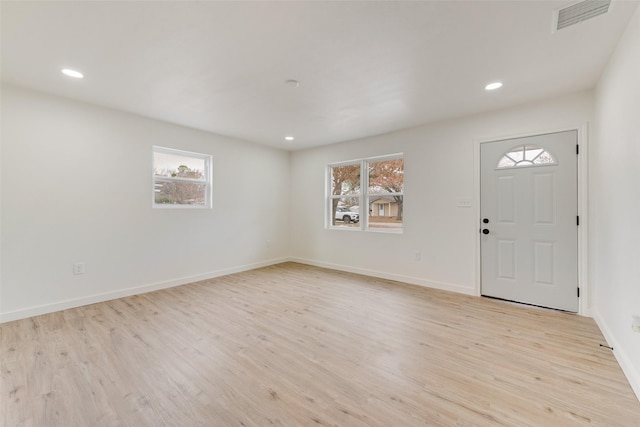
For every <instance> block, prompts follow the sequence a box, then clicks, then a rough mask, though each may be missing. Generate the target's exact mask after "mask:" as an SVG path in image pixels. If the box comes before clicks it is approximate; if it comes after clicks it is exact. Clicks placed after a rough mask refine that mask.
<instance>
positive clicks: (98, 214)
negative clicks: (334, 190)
mask: <svg viewBox="0 0 640 427" xmlns="http://www.w3.org/2000/svg"><path fill="white" fill-rule="evenodd" d="M154 144H155V145H161V146H166V147H173V148H179V149H184V150H190V151H196V152H202V153H209V154H211V155H213V159H214V160H213V162H214V164H213V166H214V174H213V175H214V176H213V179H214V191H213V193H214V196H213V203H214V209H213V210H184V209H179V210H173V209H152V208H151V188H152V183H151V159H152V154H151V146H152V145H154ZM289 157H290V155H289V153H287V152H284V151H279V150H275V149H270V148H265V147H261V146H258V145H255V144H251V143H248V142H243V141H239V140H234V139H231V138H226V137H222V136H216V135H212V134H209V133H205V132H199V131H195V130H192V129H187V128H183V127H179V126H174V125H170V124H167V123H163V122H158V121H154V120H150V119H146V118H142V117H138V116H134V115H130V114H126V113H121V112H117V111H113V110H109V109H105V108H100V107H95V106H91V105H88V104H83V103H78V102H75V101H70V100H66V99H62V98H58V97H53V96H48V95H45V94H41V93H37V92H32V91H29V90H25V89H21V88H17V87H13V86H3V91H2V166H1V172H2V179H1V183H2V211H1V214H2V216H1V218H2V245H1V250H2V270H1V274H2V277H1V280H2V281H1V294H0V297H1V301H0V315H1V319H2V320H3V321H6V320H11V319H16V318H20V317H27V316H30V315H34V314H39V313H44V312H49V311H54V310H57V309H61V308H66V307H71V306H77V305H82V304H84V303H88V302H94V301H101V300H105V299H109V298H114V297H119V296H122V295H127V294H132V293H138V292H142V291H145V290H150V289H155V288H160V287H165V286H170V285H174V284H178V283H184V282H188V281H191V280H195V279H199V278H204V277H212V276H216V275H220V274H223V273H228V272H233V271H238V270H242V269H247V268H251V267H256V266H260V265H264V264H268V263H271V262H274V261H277V260H281V259H282V258H284V257H286V256H287V255H288V245H289V242H288V235H289V231H288V230H289V225H288V215H289V212H288V209H287V208H288V206H289V193H288V182H289ZM267 241H269V242H270V244H269V245H267ZM74 262H84V263H85V264H86V274H84V275H79V276H74V275H73V274H72V264H73V263H74Z"/></svg>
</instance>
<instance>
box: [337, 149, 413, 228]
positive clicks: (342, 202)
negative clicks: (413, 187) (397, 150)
mask: <svg viewBox="0 0 640 427" xmlns="http://www.w3.org/2000/svg"><path fill="white" fill-rule="evenodd" d="M328 169H329V170H328V176H329V179H328V185H327V189H328V197H327V215H328V220H327V224H328V227H329V228H340V229H351V230H367V231H387V232H402V227H403V212H404V159H403V155H402V154H393V155H389V156H384V157H372V158H367V159H359V160H352V161H349V162H343V163H334V164H330V165H329V168H328ZM362 171H366V173H364V174H363V173H361V172H362ZM363 189H364V191H363Z"/></svg>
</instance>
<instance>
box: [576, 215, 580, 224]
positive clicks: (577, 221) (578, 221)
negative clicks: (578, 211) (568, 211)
mask: <svg viewBox="0 0 640 427" xmlns="http://www.w3.org/2000/svg"><path fill="white" fill-rule="evenodd" d="M576 225H580V215H578V216H577V217H576Z"/></svg>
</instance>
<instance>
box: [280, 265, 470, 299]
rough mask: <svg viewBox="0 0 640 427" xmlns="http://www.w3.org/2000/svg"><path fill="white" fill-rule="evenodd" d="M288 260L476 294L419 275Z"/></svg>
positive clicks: (427, 286) (463, 287) (458, 286)
mask: <svg viewBox="0 0 640 427" xmlns="http://www.w3.org/2000/svg"><path fill="white" fill-rule="evenodd" d="M289 261H291V262H298V263H300V264H307V265H313V266H315V267H322V268H328V269H330V270H338V271H345V272H347V273H356V274H362V275H365V276H371V277H378V278H380V279H387V280H395V281H397V282H404V283H409V284H412V285H418V286H424V287H426V288H435V289H440V290H443V291H449V292H456V293H459V294H465V295H476V290H475V289H474V288H468V287H465V286H460V285H454V284H451V283H442V282H434V281H431V280H425V279H422V278H419V277H412V276H403V275H401V274H393V273H386V272H382V271H376V270H369V269H366V268H358V267H351V266H348V265H342V264H333V263H328V262H321V261H314V260H310V259H305V258H295V257H291V258H289Z"/></svg>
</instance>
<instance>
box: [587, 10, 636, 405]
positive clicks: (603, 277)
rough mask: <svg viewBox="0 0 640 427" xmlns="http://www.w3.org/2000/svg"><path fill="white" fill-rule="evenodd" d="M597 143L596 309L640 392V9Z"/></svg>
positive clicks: (615, 68)
mask: <svg viewBox="0 0 640 427" xmlns="http://www.w3.org/2000/svg"><path fill="white" fill-rule="evenodd" d="M596 124H597V138H596V143H595V144H592V145H591V150H592V151H591V156H590V158H591V165H590V171H591V175H590V179H591V199H590V200H591V203H590V211H591V228H590V243H591V244H590V248H591V252H592V254H591V259H592V260H593V263H592V264H591V272H590V276H591V280H592V283H593V285H594V295H595V297H596V298H595V301H596V304H595V313H594V317H595V318H596V320H597V321H598V324H599V325H600V328H601V329H602V331H603V332H604V333H605V336H606V337H607V340H608V341H609V343H610V345H611V346H612V347H613V348H614V354H615V355H616V357H617V358H618V361H619V362H620V365H621V366H622V368H623V369H624V371H625V373H626V375H627V377H628V378H629V380H630V382H631V384H632V386H633V387H634V390H635V392H636V395H637V396H638V398H640V333H634V332H633V331H632V329H631V318H632V317H631V316H632V315H636V316H640V9H638V10H636V12H635V14H634V16H633V17H632V19H631V21H630V23H629V26H628V27H627V30H626V32H625V34H624V36H623V37H622V39H621V41H620V43H619V44H618V47H617V49H616V51H615V52H614V53H613V55H612V57H611V59H610V61H609V64H608V65H607V68H606V70H605V72H604V73H603V75H602V77H601V79H600V82H599V84H598V86H597V89H596Z"/></svg>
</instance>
